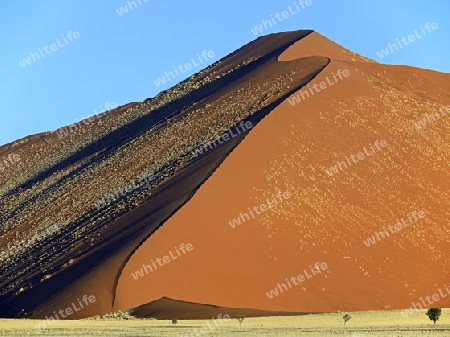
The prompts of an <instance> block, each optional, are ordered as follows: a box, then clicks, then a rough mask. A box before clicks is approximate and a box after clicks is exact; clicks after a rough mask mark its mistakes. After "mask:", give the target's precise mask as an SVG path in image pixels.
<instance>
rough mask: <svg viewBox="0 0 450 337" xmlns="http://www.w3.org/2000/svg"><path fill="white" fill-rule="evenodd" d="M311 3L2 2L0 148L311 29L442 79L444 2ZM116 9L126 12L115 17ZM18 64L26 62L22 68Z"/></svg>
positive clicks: (446, 47)
mask: <svg viewBox="0 0 450 337" xmlns="http://www.w3.org/2000/svg"><path fill="white" fill-rule="evenodd" d="M301 1H306V0H301ZM310 1H311V3H310V6H307V4H306V3H304V4H303V6H304V8H303V7H302V5H301V4H300V0H277V1H268V0H245V1H244V0H239V1H237V0H227V1H214V0H190V1H156V0H147V1H146V2H145V0H133V1H131V0H130V1H127V0H64V1H63V0H17V1H2V3H1V5H2V6H1V9H2V10H1V11H0V42H1V44H0V45H1V49H2V51H1V53H0V75H1V77H0V91H1V94H0V107H1V119H0V145H2V144H6V143H9V142H12V141H14V140H16V139H19V138H22V137H25V136H27V135H30V134H36V133H40V132H44V131H52V130H55V129H57V128H59V127H61V126H64V125H67V124H70V123H75V122H77V121H78V120H80V119H82V118H85V117H88V116H90V115H92V114H94V110H97V113H100V112H101V111H102V110H105V105H106V104H107V103H108V102H109V103H110V104H112V103H116V104H118V105H123V104H126V103H128V102H131V101H142V100H144V99H145V98H147V97H154V96H155V95H156V94H157V93H158V92H160V91H162V90H165V89H167V88H169V87H171V86H173V85H174V84H176V83H178V82H180V81H182V80H183V79H185V78H186V77H188V76H190V75H192V74H194V73H195V72H198V71H199V70H201V69H202V68H204V67H205V66H207V65H209V64H211V63H213V62H215V61H217V60H218V59H220V58H222V57H224V56H226V55H228V54H229V53H231V52H233V51H234V50H236V49H238V48H240V47H241V46H243V45H244V44H246V43H248V42H250V41H252V40H254V39H255V38H257V37H258V36H261V35H266V34H270V33H275V32H283V31H291V30H299V29H312V30H315V31H317V32H319V33H320V34H322V35H325V36H326V37H328V38H330V39H331V40H333V41H335V42H337V43H339V44H341V45H343V46H344V47H346V48H348V49H351V50H352V51H354V52H356V53H359V54H362V55H364V56H366V57H369V58H371V59H374V60H376V61H378V62H381V63H387V64H404V65H410V66H415V67H421V68H428V69H433V70H436V71H440V72H450V63H449V61H448V60H449V55H450V53H449V52H450V38H449V36H450V27H449V22H450V20H449V19H450V1H448V0H428V1H422V0H420V1H419V0H397V1H395V0H377V1H374V0H339V1H337V0H336V1H335V0H310ZM133 2H134V3H135V4H136V7H135V6H134V5H133ZM139 2H140V4H139ZM130 5H131V6H132V8H133V9H132V10H130ZM125 6H126V9H127V10H128V12H127V13H125V11H124V8H123V9H122V10H120V8H121V7H125ZM289 6H290V7H291V9H289ZM298 9H300V11H299V10H298ZM118 11H119V12H120V14H121V15H119V14H118ZM283 11H287V12H288V16H287V17H285V18H283V16H282V12H283ZM277 13H279V16H278V18H280V19H281V20H282V21H280V19H278V18H276V14H277ZM271 15H272V17H273V18H274V20H275V22H276V24H273V25H272V27H269V25H268V24H267V23H266V26H268V28H267V29H266V28H265V27H264V26H262V27H263V32H262V33H258V34H254V33H253V32H252V30H251V29H252V28H253V29H254V28H255V26H258V25H260V24H261V23H262V20H270V19H271ZM427 22H429V23H430V24H431V23H433V22H436V23H437V25H438V29H435V30H431V32H430V33H428V32H427V31H426V32H427V35H424V33H423V32H422V30H421V28H420V26H422V27H423V28H424V29H425V24H426V23H427ZM435 27H436V26H435ZM414 30H417V32H418V34H419V36H421V38H420V39H416V40H415V41H414V42H410V43H409V44H408V45H407V46H406V45H403V48H401V49H399V50H398V51H394V52H393V53H390V54H389V55H387V56H384V57H383V58H382V59H381V58H380V57H379V56H378V55H377V52H379V51H380V50H381V49H385V48H386V47H387V45H388V43H391V44H394V43H396V38H398V39H399V40H400V39H401V38H402V37H403V36H404V37H405V38H407V37H408V35H410V34H414ZM69 32H70V33H69ZM63 35H64V36H63ZM69 35H71V40H70V38H69ZM57 39H58V41H57ZM406 41H407V43H408V40H406ZM66 42H67V43H66ZM44 48H46V49H44ZM203 51H213V52H214V57H211V58H210V57H208V56H206V57H205V58H204V59H203V60H204V63H203V64H201V65H195V64H193V62H192V61H191V58H194V59H195V60H197V63H196V64H198V63H199V61H198V58H197V54H201V53H202V52H203ZM40 52H42V55H44V56H42V55H41V54H40ZM30 53H31V54H30ZM31 55H33V57H34V60H33V58H32V57H31ZM205 55H207V54H205ZM209 55H212V54H209ZM27 58H29V59H28V61H29V63H30V64H26V63H24V62H23V60H24V59H27ZM19 62H21V63H22V65H21V64H19ZM188 62H190V63H191V64H192V69H190V70H186V69H184V71H185V73H184V74H181V71H178V73H179V76H176V78H174V79H173V78H171V79H170V80H167V78H166V79H165V81H166V83H165V84H161V82H159V84H160V85H159V86H157V85H156V84H155V82H154V81H157V79H158V78H160V77H162V76H163V75H164V72H166V71H167V72H169V71H173V68H172V67H173V66H176V67H177V66H178V65H179V64H182V65H184V64H186V63H188Z"/></svg>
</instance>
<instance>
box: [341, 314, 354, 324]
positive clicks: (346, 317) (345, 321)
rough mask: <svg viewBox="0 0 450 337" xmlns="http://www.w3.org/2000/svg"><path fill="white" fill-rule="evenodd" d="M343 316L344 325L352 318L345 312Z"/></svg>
mask: <svg viewBox="0 0 450 337" xmlns="http://www.w3.org/2000/svg"><path fill="white" fill-rule="evenodd" d="M342 318H343V319H344V325H345V324H346V323H347V321H349V320H350V318H352V316H351V315H349V314H345V315H344V316H342Z"/></svg>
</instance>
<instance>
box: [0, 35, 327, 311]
mask: <svg viewBox="0 0 450 337" xmlns="http://www.w3.org/2000/svg"><path fill="white" fill-rule="evenodd" d="M309 33H310V32H309V31H300V32H291V33H284V34H273V35H269V36H266V37H262V38H259V39H258V40H256V41H254V42H252V43H250V44H249V45H247V46H245V47H243V48H241V49H239V50H238V51H236V52H234V53H232V54H230V55H229V56H228V57H226V58H224V59H222V60H220V61H218V62H217V63H215V64H214V65H212V66H211V67H209V68H207V69H206V70H203V71H201V72H200V73H198V74H196V75H194V76H192V77H191V78H190V79H188V80H186V81H184V82H182V83H180V84H178V85H177V86H175V87H174V88H172V89H170V90H167V91H165V92H163V93H161V94H159V95H158V96H157V97H155V98H154V99H152V100H149V101H147V102H145V103H137V104H130V105H129V106H128V109H126V108H127V107H121V108H118V109H116V110H115V111H112V112H110V113H109V114H107V115H106V116H105V117H104V119H102V120H100V121H99V122H98V123H97V124H96V125H93V126H90V127H87V128H83V129H80V130H77V131H74V132H71V133H70V134H69V136H68V137H66V138H63V139H61V140H59V139H57V137H56V136H55V134H51V135H45V136H43V137H41V138H39V139H32V140H30V141H29V142H28V143H27V144H24V145H23V146H22V147H21V148H20V151H21V153H22V154H23V158H25V159H26V160H24V161H23V163H24V164H23V165H22V166H21V169H22V170H23V171H22V172H23V173H22V174H21V175H20V176H18V177H17V178H16V179H15V180H14V181H13V182H9V183H8V184H7V185H4V186H3V188H2V190H1V191H0V193H2V195H3V198H2V200H1V201H0V207H1V209H2V213H1V218H0V219H1V232H2V237H1V238H0V245H1V247H2V249H3V250H5V251H8V253H7V256H6V257H5V255H3V257H1V255H0V264H1V266H0V267H1V269H2V278H1V280H0V286H1V293H0V295H1V298H0V304H2V305H5V306H6V307H7V312H6V313H5V314H4V315H5V316H7V317H17V316H33V317H44V316H45V314H47V313H49V314H52V312H53V310H58V309H61V308H65V307H67V305H68V304H70V303H71V302H72V301H74V300H75V299H76V298H77V297H79V296H83V295H85V294H86V292H89V294H92V295H94V296H96V298H97V302H96V304H94V305H92V306H90V307H89V310H85V311H83V312H80V313H77V314H74V315H73V316H71V317H70V318H78V317H84V316H88V315H92V314H101V313H106V312H108V311H109V310H110V309H111V306H112V303H113V300H114V289H115V284H116V281H117V278H118V276H119V275H120V271H121V268H122V266H123V265H124V263H125V262H126V260H127V258H128V257H129V256H130V254H131V253H132V252H133V251H134V249H136V247H137V246H138V245H139V244H140V243H141V242H142V241H143V240H145V238H147V237H148V236H149V235H150V234H151V233H152V232H154V231H155V230H156V229H157V228H158V227H159V226H161V225H162V224H163V222H164V221H165V220H166V219H167V218H168V217H169V216H170V215H171V214H173V213H174V212H175V211H176V210H177V209H178V208H179V207H181V206H182V205H183V204H184V203H185V202H186V200H188V199H189V198H190V197H191V196H192V195H193V193H194V192H195V190H196V189H197V188H198V187H199V185H200V184H201V183H202V182H204V181H205V179H206V178H207V177H208V176H209V175H210V174H212V172H213V171H214V170H215V169H216V168H217V167H218V166H219V165H220V163H221V162H222V161H223V160H224V159H225V157H226V156H227V154H228V153H229V152H230V151H232V149H233V148H234V147H235V146H236V145H237V144H239V142H240V141H241V140H242V139H243V137H244V136H245V134H246V133H242V134H240V135H239V136H238V137H235V138H233V139H232V140H230V141H228V142H225V143H224V144H223V145H221V146H217V147H216V148H214V149H213V150H211V151H210V152H208V153H207V154H206V155H204V156H200V157H197V158H195V157H194V156H193V155H192V151H193V150H195V149H196V148H198V147H199V146H201V145H202V144H206V143H208V142H210V141H213V140H214V139H216V138H217V137H218V136H219V135H221V134H223V133H224V132H225V131H226V130H227V129H229V128H231V127H233V126H234V125H236V124H238V123H239V122H241V121H244V120H245V121H251V122H252V123H253V125H256V124H257V123H258V121H259V120H261V119H262V118H263V117H264V116H265V115H266V114H267V113H269V112H270V111H271V110H272V109H273V108H274V107H276V106H277V105H278V104H279V103H280V102H281V101H282V100H284V99H285V98H286V97H287V96H288V95H290V94H291V93H292V92H294V91H296V90H297V89H298V88H299V87H301V86H302V85H304V84H305V83H307V82H308V81H309V80H310V79H311V78H313V77H314V76H315V75H316V74H317V73H318V72H320V70H321V69H323V67H325V66H326V64H327V63H328V59H327V58H324V57H310V58H305V59H301V60H296V61H292V62H282V63H280V62H277V57H278V55H279V54H280V53H281V52H282V51H284V50H285V49H286V48H287V47H289V46H290V45H292V44H293V43H294V42H295V41H297V40H298V39H300V38H302V37H304V36H306V35H307V34H309ZM248 131H249V130H247V132H248ZM16 149H17V148H16ZM24 172H26V173H24ZM143 176H147V177H153V176H154V177H155V179H147V180H146V181H144V182H143V180H142V179H139V178H142V177H143ZM107 195H114V197H113V198H112V199H114V200H111V201H110V202H109V203H108V204H106V205H103V206H99V207H97V205H98V204H99V201H101V200H102V199H103V198H105V196H107ZM50 226H55V227H52V228H53V230H48V228H49V227H50ZM30 238H33V239H32V240H30V241H29V239H30ZM8 243H12V245H11V244H10V246H9V247H10V248H7V244H8ZM13 246H14V247H13ZM11 247H12V248H11Z"/></svg>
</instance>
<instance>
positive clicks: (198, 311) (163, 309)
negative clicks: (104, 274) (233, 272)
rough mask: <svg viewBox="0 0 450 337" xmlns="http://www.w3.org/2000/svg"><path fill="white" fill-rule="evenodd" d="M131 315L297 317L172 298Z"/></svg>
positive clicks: (159, 300) (164, 298) (154, 316)
mask: <svg viewBox="0 0 450 337" xmlns="http://www.w3.org/2000/svg"><path fill="white" fill-rule="evenodd" d="M130 314H131V315H133V316H134V317H137V318H148V317H152V318H157V319H201V318H217V317H219V315H221V316H220V317H223V316H224V315H228V316H230V317H231V318H234V317H235V316H236V315H244V316H246V317H264V316H287V315H296V314H297V313H293V312H284V311H264V310H257V309H248V308H225V307H219V306H216V305H210V304H199V303H190V302H183V301H176V300H172V299H170V298H166V297H163V298H160V299H158V300H156V301H153V302H151V303H148V304H144V305H141V306H139V307H137V308H134V309H132V310H130Z"/></svg>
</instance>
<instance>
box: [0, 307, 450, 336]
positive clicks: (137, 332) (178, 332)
mask: <svg viewBox="0 0 450 337" xmlns="http://www.w3.org/2000/svg"><path fill="white" fill-rule="evenodd" d="M342 315H343V314H342V313H333V314H316V315H307V316H292V317H261V318H246V319H245V320H244V322H243V323H242V328H239V323H238V321H237V320H236V319H231V320H229V321H227V322H224V323H222V324H221V323H220V321H218V320H216V322H217V327H216V325H215V324H214V323H213V321H212V320H179V321H178V323H177V324H176V325H175V326H174V325H173V324H172V323H171V321H170V320H153V319H152V320H133V321H94V320H81V321H57V322H55V323H52V325H51V326H49V327H48V328H46V329H45V330H44V331H43V332H41V333H40V332H38V331H36V330H35V326H36V324H37V323H39V322H41V321H39V320H9V319H8V320H3V319H2V320H0V335H2V336H24V335H26V336H30V335H35V336H37V335H40V336H91V335H95V336H201V335H208V336H246V337H247V336H315V337H316V336H318V337H319V336H349V337H367V336H390V337H394V336H395V337H407V336H449V335H450V309H443V311H442V316H441V319H440V320H439V321H438V323H437V324H436V325H433V323H432V322H431V321H430V320H428V317H427V316H426V315H425V311H423V310H422V311H420V312H416V313H414V314H413V315H411V316H410V317H407V318H405V317H403V316H402V315H401V314H400V312H399V311H391V312H387V311H372V312H355V313H351V315H352V319H351V320H350V321H349V322H348V323H347V325H346V326H344V324H343V320H342ZM208 324H209V325H210V327H211V328H210V329H209V328H208ZM202 328H204V329H203V333H202V331H201V330H200V329H202Z"/></svg>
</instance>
